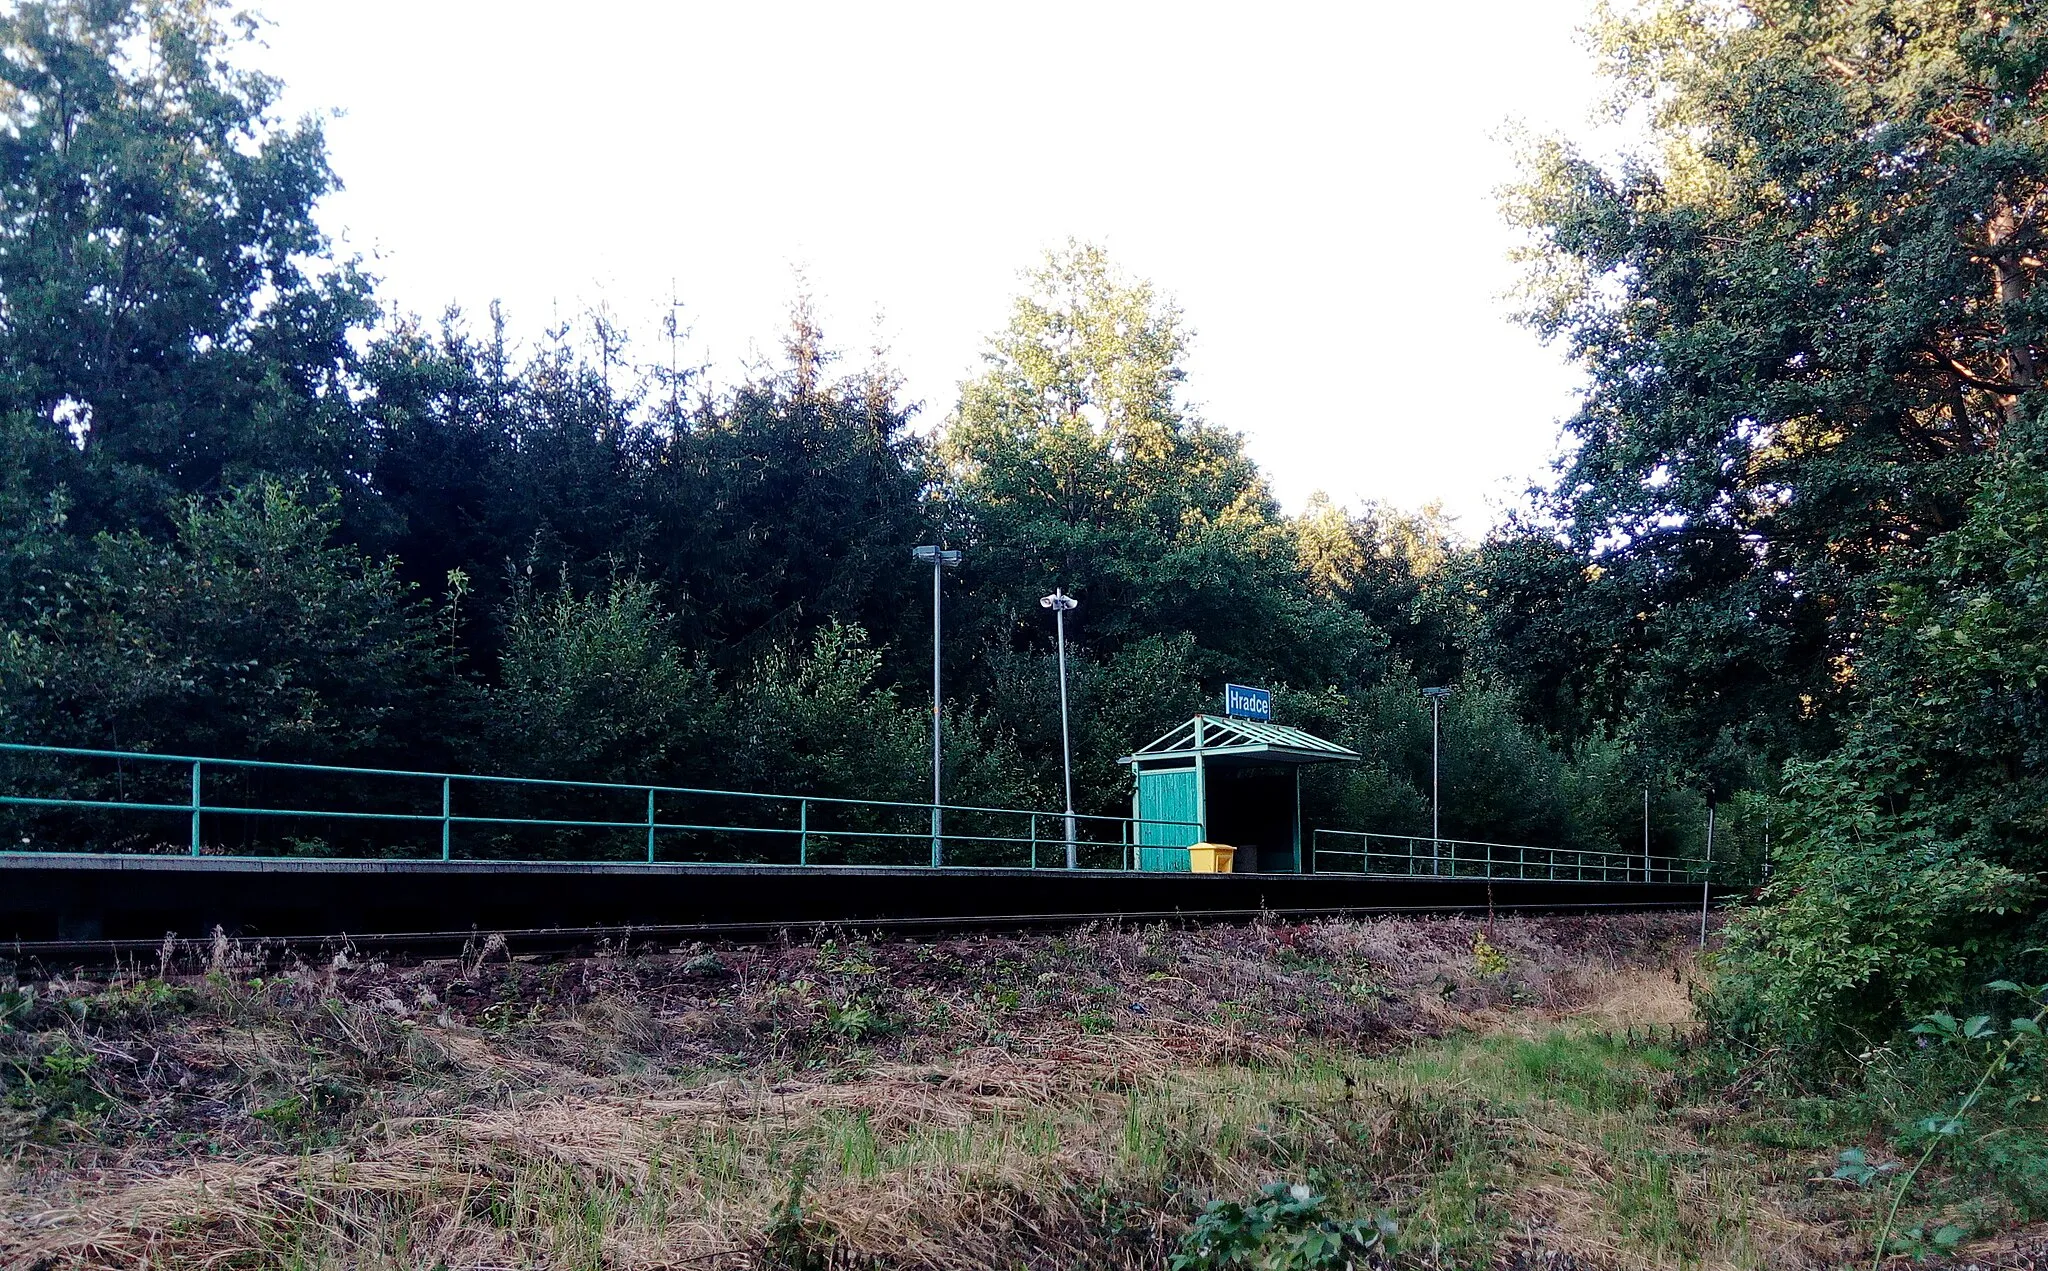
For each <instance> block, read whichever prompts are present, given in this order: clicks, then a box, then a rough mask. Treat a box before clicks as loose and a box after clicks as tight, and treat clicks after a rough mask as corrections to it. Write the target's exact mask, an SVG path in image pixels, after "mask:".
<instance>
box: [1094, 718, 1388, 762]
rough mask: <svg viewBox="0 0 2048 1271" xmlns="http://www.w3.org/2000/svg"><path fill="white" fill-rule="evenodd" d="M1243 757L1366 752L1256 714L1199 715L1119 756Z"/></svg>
mask: <svg viewBox="0 0 2048 1271" xmlns="http://www.w3.org/2000/svg"><path fill="white" fill-rule="evenodd" d="M1196 755H1200V756H1202V758H1203V760H1204V761H1205V762H1206V761H1207V760H1209V759H1215V758H1230V759H1239V760H1241V761H1243V762H1246V763H1296V764H1299V763H1356V762H1358V761H1359V759H1360V758H1361V756H1360V755H1359V753H1358V752H1357V751H1355V750H1346V749H1345V748H1344V747H1342V746H1340V745H1338V744H1337V743H1336V742H1333V741H1325V740H1323V739H1322V738H1321V737H1318V736H1316V735H1315V734H1314V733H1305V732H1303V731H1301V730H1300V729H1299V728H1289V727H1287V726H1286V725H1284V724H1268V723H1264V722H1261V721H1259V720H1255V719H1226V718H1224V717H1223V716H1221V715H1197V716H1195V717H1194V718H1193V719H1191V720H1189V721H1188V722H1187V723H1185V724H1182V725H1181V726H1180V727H1178V728H1176V729H1174V730H1173V731H1172V732H1169V733H1167V734H1166V735H1165V736H1163V737H1160V738H1159V739H1158V740H1156V741H1154V742H1152V743H1150V744H1149V745H1145V746H1141V747H1139V748H1138V749H1137V750H1134V751H1132V752H1131V753H1130V754H1128V755H1125V756H1124V757H1123V758H1121V759H1119V760H1117V762H1118V763H1127V764H1132V765H1134V766H1139V765H1144V764H1147V763H1151V762H1154V761H1157V760H1163V759H1193V758H1194V757H1195V756H1196Z"/></svg>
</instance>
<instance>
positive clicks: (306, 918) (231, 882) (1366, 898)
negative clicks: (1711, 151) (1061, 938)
mask: <svg viewBox="0 0 2048 1271" xmlns="http://www.w3.org/2000/svg"><path fill="white" fill-rule="evenodd" d="M1701 899H1702V892H1701V888H1700V887H1699V885H1698V884H1688V883H1663V882H1658V883H1643V882H1592V881H1573V880H1540V879H1514V878H1491V879H1489V878H1472V877H1465V878H1452V877H1432V876H1377V875H1359V874H1349V875H1347V874H1307V875H1301V874H1213V875H1191V874H1152V873H1137V872H1130V871H1122V870H1100V871H1091V870H1077V871H1067V870H1048V869H1041V870H1022V869H973V868H963V867H944V868H937V869H934V868H926V867H875V866H816V865H813V866H802V867H793V866H773V865H666V864H664V865H646V864H639V863H567V862H492V861H418V860H317V859H303V858H275V857H272V858H230V857H196V858H194V857H173V856H108V855H96V854H65V853H40V854H34V855H27V854H22V855H13V856H6V857H0V956H5V957H8V958H12V959H14V960H16V961H21V962H29V961H34V962H42V963H45V964H47V963H51V962H74V961H104V960H112V959H126V958H145V957H156V956H158V955H159V953H160V951H161V950H162V949H163V947H164V944H165V941H166V940H167V939H169V940H173V941H175V942H177V943H178V944H179V945H181V946H184V947H198V946H200V945H203V944H205V943H207V942H210V941H211V940H212V939H213V938H214V936H213V933H214V932H216V931H219V932H220V933H221V935H222V936H223V937H224V938H229V939H235V940H241V941H245V942H256V943H259V944H263V945H267V946H270V947H273V948H276V949H280V950H282V949H287V948H290V949H300V950H333V949H340V948H348V947H354V948H358V949H386V950H394V951H397V950H406V951H416V952H419V953H431V952H436V951H443V950H459V949H460V948H462V947H463V946H464V945H465V944H468V943H471V942H474V941H476V940H478V939H486V938H489V937H491V936H497V937H499V938H501V939H502V940H504V941H505V942H506V943H507V944H508V945H509V946H511V947H514V948H517V949H518V950H519V951H521V952H559V951H566V950H571V949H577V948H590V947H596V946H598V945H601V944H611V945H613V946H617V945H619V944H624V943H629V942H633V943H637V942H642V941H652V942H658V943H668V942H679V941H686V940H695V939H706V938H712V937H717V938H725V939H762V938H772V937H774V936H775V935H776V934H778V933H782V932H788V931H810V930H818V929H826V928H831V929H844V930H867V931H897V932H913V931H948V930H951V931H960V930H1000V929H1020V928H1044V927H1059V926H1073V925H1080V924H1086V923H1093V922H1161V921H1165V922H1231V921H1247V920H1251V919H1256V918H1260V917H1275V918H1291V919H1310V918H1323V917H1335V916H1341V915H1353V914H1355V915H1367V914H1416V913H1470V912H1486V911H1489V910H1490V911H1495V912H1506V911H1519V912H1599V911H1603V910H1643V909H1673V908H1691V907H1697V906H1698V905H1699V904H1700V903H1701Z"/></svg>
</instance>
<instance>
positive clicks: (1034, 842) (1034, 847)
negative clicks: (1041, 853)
mask: <svg viewBox="0 0 2048 1271" xmlns="http://www.w3.org/2000/svg"><path fill="white" fill-rule="evenodd" d="M1031 868H1033V869H1037V868H1038V813H1036V812H1033V813H1032V814H1031Z"/></svg>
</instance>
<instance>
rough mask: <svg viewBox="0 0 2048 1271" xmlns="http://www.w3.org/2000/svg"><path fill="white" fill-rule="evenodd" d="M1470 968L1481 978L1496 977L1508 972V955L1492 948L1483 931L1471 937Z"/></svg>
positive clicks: (1491, 943)
mask: <svg viewBox="0 0 2048 1271" xmlns="http://www.w3.org/2000/svg"><path fill="white" fill-rule="evenodd" d="M1472 969H1473V971H1474V972H1476V973H1477V974H1478V976H1479V978H1480V979H1482V980H1492V979H1498V978H1499V977H1501V976H1503V975H1506V974H1507V973H1508V955H1507V954H1505V953H1502V952H1501V951H1500V950H1499V949H1496V948H1494V947H1493V941H1491V940H1488V939H1487V938H1486V933H1485V932H1484V931H1481V932H1477V933H1475V934H1474V935H1473V937H1472Z"/></svg>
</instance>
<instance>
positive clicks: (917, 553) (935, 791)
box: [910, 544, 960, 867]
mask: <svg viewBox="0 0 2048 1271" xmlns="http://www.w3.org/2000/svg"><path fill="white" fill-rule="evenodd" d="M910 555H911V558H912V559H914V560H920V561H929V562H931V567H932V865H933V866H934V867H936V866H938V865H942V864H944V863H945V855H944V853H943V852H942V851H941V850H940V848H939V829H940V821H939V769H940V756H941V751H940V749H939V726H940V725H939V574H940V571H942V570H945V569H949V568H952V567H954V566H957V565H958V564H959V563H960V553H959V552H957V551H947V550H946V549H945V548H943V547H938V546H935V545H930V544H927V545H925V546H923V547H913V548H911V549H910Z"/></svg>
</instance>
